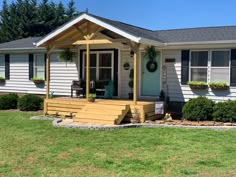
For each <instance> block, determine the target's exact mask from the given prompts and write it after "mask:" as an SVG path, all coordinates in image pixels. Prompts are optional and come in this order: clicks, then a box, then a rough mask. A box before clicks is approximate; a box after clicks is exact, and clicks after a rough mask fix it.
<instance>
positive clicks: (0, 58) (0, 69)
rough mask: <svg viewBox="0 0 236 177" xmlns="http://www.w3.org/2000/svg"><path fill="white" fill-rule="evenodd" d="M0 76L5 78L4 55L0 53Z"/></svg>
mask: <svg viewBox="0 0 236 177" xmlns="http://www.w3.org/2000/svg"><path fill="white" fill-rule="evenodd" d="M0 77H3V78H5V57H4V55H0Z"/></svg>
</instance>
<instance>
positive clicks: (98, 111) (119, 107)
mask: <svg viewBox="0 0 236 177" xmlns="http://www.w3.org/2000/svg"><path fill="white" fill-rule="evenodd" d="M113 25H114V24H110V23H109V22H105V21H104V19H98V18H97V17H94V16H91V15H89V14H82V15H81V16H79V17H78V18H76V19H74V20H72V21H71V22H69V23H68V24H67V25H65V26H62V27H61V28H59V29H58V30H55V31H54V32H53V33H51V34H49V35H48V36H46V37H45V38H43V39H42V40H41V41H39V42H38V43H37V46H38V47H46V48H47V54H46V99H45V105H44V113H45V114H55V115H63V116H71V117H73V119H74V121H76V122H80V123H96V124H110V125H115V124H120V123H122V121H125V120H126V119H127V121H129V118H130V117H132V116H133V115H134V113H136V114H137V112H138V114H139V118H140V122H142V123H143V122H144V121H145V120H146V119H154V118H156V117H157V115H155V103H154V102H146V101H139V100H138V99H139V96H141V93H142V96H151V97H152V98H153V100H156V99H157V97H158V96H159V95H158V94H159V93H160V88H161V81H160V74H161V63H160V56H159V57H157V62H156V69H155V70H154V71H149V72H146V68H147V67H146V63H147V60H141V58H143V57H142V51H143V50H144V48H145V47H146V46H150V45H152V46H158V45H160V42H158V41H153V40H152V39H151V38H149V36H146V35H145V36H143V37H138V36H137V35H131V34H130V33H129V32H128V33H127V32H124V31H123V30H124V29H123V28H122V29H120V25H121V24H120V23H119V27H116V26H113ZM136 30H137V29H136ZM146 37H148V38H146ZM65 48H68V49H72V50H77V51H78V58H79V60H78V66H79V67H78V68H79V69H78V70H79V75H78V79H80V80H84V81H85V87H84V88H85V89H84V91H85V97H86V99H73V98H56V99H49V94H50V91H51V90H50V84H51V81H50V60H51V59H50V54H51V53H52V51H53V50H54V49H65ZM99 48H100V49H99ZM121 50H122V51H123V52H121ZM124 51H125V52H124ZM126 53H128V55H129V56H128V57H126V58H129V59H128V60H126V61H125V60H124V58H125V57H124V54H125V55H127V54H126ZM154 59H155V58H154ZM128 61H131V62H130V64H129V65H130V68H129V71H128V70H125V69H123V66H124V65H123V63H122V62H125V63H127V62H128ZM143 61H145V62H143ZM158 66H159V67H158ZM157 68H158V69H157ZM127 72H129V73H130V74H128V73H127ZM91 80H109V81H112V82H114V94H113V97H112V96H110V97H112V98H119V96H120V95H122V94H126V95H128V94H127V93H125V92H127V90H132V95H133V100H132V101H130V100H129V101H127V100H108V99H105V100H100V99H97V100H96V102H95V103H90V102H89V97H90V93H93V91H92V90H93V89H91V88H90V81H91ZM144 81H146V82H144ZM130 83H131V84H130ZM130 85H132V86H130ZM128 87H130V88H128ZM141 88H142V91H143V92H142V91H141ZM71 95H72V96H73V94H71ZM120 98H122V97H120Z"/></svg>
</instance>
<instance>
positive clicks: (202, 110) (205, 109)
mask: <svg viewBox="0 0 236 177" xmlns="http://www.w3.org/2000/svg"><path fill="white" fill-rule="evenodd" d="M213 107H214V102H213V101H212V100H210V99H208V98H206V97H198V98H193V99H190V100H189V101H188V102H187V103H186V104H185V105H184V107H183V110H182V112H183V117H184V118H186V119H187V120H192V121H200V120H212V113H213Z"/></svg>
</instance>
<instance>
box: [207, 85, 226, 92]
mask: <svg viewBox="0 0 236 177" xmlns="http://www.w3.org/2000/svg"><path fill="white" fill-rule="evenodd" d="M210 88H211V89H212V90H219V91H221V90H228V89H229V86H213V85H212V86H210Z"/></svg>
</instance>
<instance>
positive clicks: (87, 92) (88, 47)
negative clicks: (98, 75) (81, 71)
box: [86, 43, 90, 101]
mask: <svg viewBox="0 0 236 177" xmlns="http://www.w3.org/2000/svg"><path fill="white" fill-rule="evenodd" d="M86 46H87V49H86V50H87V51H86V99H87V101H88V99H89V91H90V45H89V43H87V44H86Z"/></svg>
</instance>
